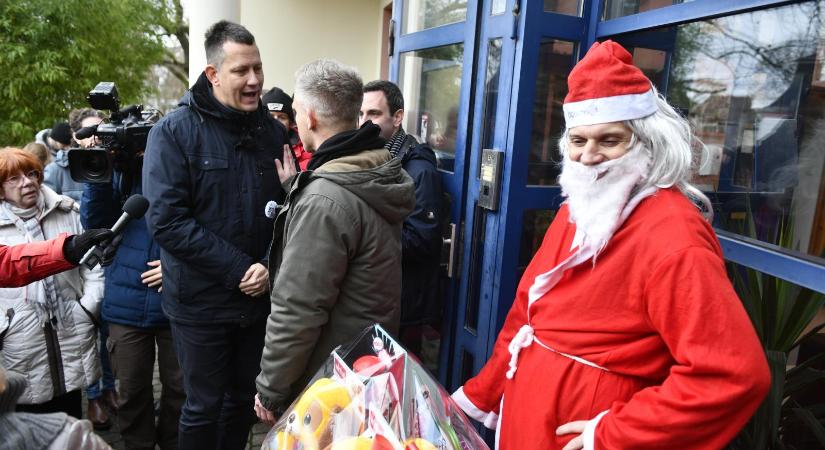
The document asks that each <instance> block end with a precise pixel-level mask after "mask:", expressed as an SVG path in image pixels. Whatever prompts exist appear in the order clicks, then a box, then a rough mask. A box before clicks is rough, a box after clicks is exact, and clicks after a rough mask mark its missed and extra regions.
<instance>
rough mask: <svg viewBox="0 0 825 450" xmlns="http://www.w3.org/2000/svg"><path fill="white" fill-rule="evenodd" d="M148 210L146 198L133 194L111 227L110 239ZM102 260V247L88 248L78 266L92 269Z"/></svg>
mask: <svg viewBox="0 0 825 450" xmlns="http://www.w3.org/2000/svg"><path fill="white" fill-rule="evenodd" d="M147 209H149V200H146V197H144V196H142V195H140V194H135V195H132V196H131V197H129V198H128V199H127V200H126V202H125V203H124V204H123V214H122V215H121V216H120V218H119V219H117V222H115V225H114V226H113V227H112V237H113V238H114V236H117V235H118V234H119V233H120V232H121V231H123V228H124V227H125V226H126V224H127V223H129V221H130V220H132V219H140V218H141V217H143V215H144V214H146V210H147ZM102 258H103V247H101V246H100V245H95V246H94V247H92V248H90V249H89V251H87V252H86V254H85V255H83V258H81V259H80V264H83V265H84V266H86V267H87V268H88V269H91V268H93V267H94V266H96V265H97V264H99V263H100V260H101V259H102Z"/></svg>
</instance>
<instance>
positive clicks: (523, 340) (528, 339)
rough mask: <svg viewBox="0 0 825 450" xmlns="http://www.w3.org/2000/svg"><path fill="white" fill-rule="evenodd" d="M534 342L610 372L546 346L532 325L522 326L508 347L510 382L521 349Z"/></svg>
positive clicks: (593, 364)
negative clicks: (534, 331) (536, 334)
mask: <svg viewBox="0 0 825 450" xmlns="http://www.w3.org/2000/svg"><path fill="white" fill-rule="evenodd" d="M534 341H535V342H536V343H537V344H538V345H540V346H542V347H544V348H546V349H547V350H550V351H551V352H553V353H556V354H559V355H561V356H564V357H565V358H569V359H572V360H573V361H576V362H578V363H581V364H584V365H586V366H590V367H593V368H595V369H600V370H604V371H605V372H610V371H609V370H607V369H606V368H604V367H602V366H600V365H598V364H596V363H594V362H591V361H588V360H586V359H584V358H580V357H578V356H574V355H569V354H567V353H564V352H560V351H558V350H556V349H554V348H552V347H550V346H549V345H546V344H545V343H543V342H541V341H540V340H539V339H538V338H537V337H536V336H535V334H534V333H533V327H531V326H530V325H522V327H521V328H520V329H519V330H518V333H516V335H515V336H513V340H511V341H510V345H509V346H507V349H508V350H510V370H508V371H507V379H508V380H512V379H513V377H514V376H515V375H516V368H517V367H518V355H519V353H521V349H523V348H527V347H529V346H530V344H532V343H533V342H534Z"/></svg>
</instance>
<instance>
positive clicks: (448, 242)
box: [442, 223, 459, 278]
mask: <svg viewBox="0 0 825 450" xmlns="http://www.w3.org/2000/svg"><path fill="white" fill-rule="evenodd" d="M457 233H458V227H457V226H456V225H455V224H454V223H451V224H450V237H449V238H442V242H443V247H442V250H443V249H444V248H445V247H446V249H447V278H457V276H456V275H457V271H458V267H457V266H458V247H459V242H458V236H457Z"/></svg>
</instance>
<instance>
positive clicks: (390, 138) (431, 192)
mask: <svg viewBox="0 0 825 450" xmlns="http://www.w3.org/2000/svg"><path fill="white" fill-rule="evenodd" d="M359 118H360V119H359V126H360V125H362V124H363V123H364V122H366V121H368V120H369V121H372V123H374V124H376V125H378V126H379V127H381V137H382V138H384V139H386V140H387V145H386V146H385V148H386V149H387V150H389V151H390V154H391V155H392V156H393V157H395V158H399V159H400V160H401V165H402V167H403V168H404V170H406V171H407V173H409V174H410V177H412V179H413V181H415V210H413V212H412V213H411V214H410V215H409V216H408V217H407V219H406V220H405V221H404V228H403V230H402V234H401V244H402V252H403V260H402V261H403V264H402V269H401V273H402V282H401V331H400V334H401V340H402V341H403V343H404V344H405V345H406V346H407V347H408V349H409V350H411V351H413V352H414V353H420V351H421V337H422V336H421V335H422V332H423V331H424V330H425V329H426V330H430V331H436V330H439V329H440V322H441V301H440V299H441V296H440V293H439V289H438V270H439V262H440V261H439V258H440V252H441V242H442V241H441V231H440V229H439V228H440V226H439V225H440V223H441V218H442V217H441V215H442V214H446V213H447V212H446V211H442V207H441V205H442V197H443V191H442V188H441V175H439V173H438V170H437V166H436V158H435V153H433V150H432V149H431V148H430V146H429V145H427V144H419V143H418V140H417V139H416V138H415V136H413V135H411V134H407V133H406V131H404V128H403V127H402V126H401V123H402V122H403V120H404V97H403V95H402V94H401V90H400V89H398V86H396V85H395V84H394V83H392V82H390V81H384V80H376V81H371V82H369V83H367V84H366V85H364V100H363V102H362V103H361V112H360V113H359Z"/></svg>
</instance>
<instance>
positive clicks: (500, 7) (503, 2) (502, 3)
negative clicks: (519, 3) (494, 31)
mask: <svg viewBox="0 0 825 450" xmlns="http://www.w3.org/2000/svg"><path fill="white" fill-rule="evenodd" d="M506 6H507V0H493V1H492V2H491V3H490V14H492V15H494V16H495V15H496V14H501V13H503V12H504V8H505V7H506Z"/></svg>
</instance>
